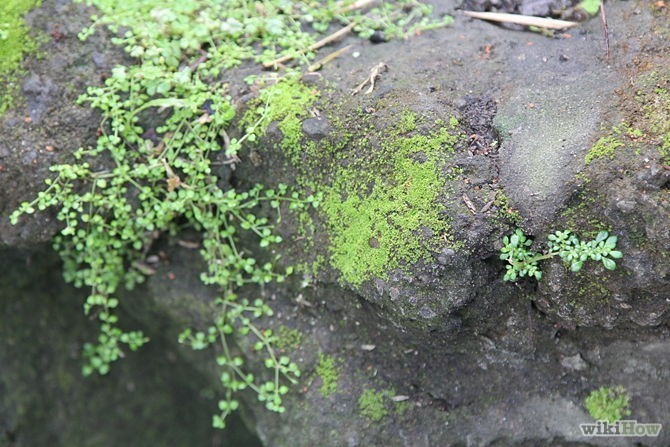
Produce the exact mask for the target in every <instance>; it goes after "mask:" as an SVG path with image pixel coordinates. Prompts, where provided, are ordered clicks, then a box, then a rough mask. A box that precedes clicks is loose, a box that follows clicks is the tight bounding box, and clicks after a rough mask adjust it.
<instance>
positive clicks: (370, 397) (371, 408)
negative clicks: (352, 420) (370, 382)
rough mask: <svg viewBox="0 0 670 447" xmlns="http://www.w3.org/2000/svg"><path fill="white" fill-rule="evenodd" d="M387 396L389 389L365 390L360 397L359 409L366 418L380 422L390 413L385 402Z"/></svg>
mask: <svg viewBox="0 0 670 447" xmlns="http://www.w3.org/2000/svg"><path fill="white" fill-rule="evenodd" d="M387 397H388V392H387V391H375V390H373V389H367V390H364V391H363V394H361V396H360V397H359V398H358V410H359V411H360V413H361V415H363V416H365V417H366V418H368V419H370V420H373V421H375V422H379V421H381V420H382V419H383V418H384V417H385V416H386V415H387V414H388V409H387V408H386V404H385V402H384V399H386V398H387Z"/></svg>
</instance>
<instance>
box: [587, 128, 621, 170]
mask: <svg viewBox="0 0 670 447" xmlns="http://www.w3.org/2000/svg"><path fill="white" fill-rule="evenodd" d="M621 146H623V143H622V142H621V141H620V140H619V138H618V137H616V136H614V135H608V136H604V137H600V138H599V139H598V141H596V144H594V145H593V147H591V149H590V150H589V153H588V154H586V158H585V159H584V162H585V163H586V164H587V165H588V164H589V163H591V162H592V161H593V160H595V159H598V158H608V159H610V160H612V159H614V155H615V153H616V150H617V148H620V147H621Z"/></svg>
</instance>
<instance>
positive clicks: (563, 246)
mask: <svg viewBox="0 0 670 447" xmlns="http://www.w3.org/2000/svg"><path fill="white" fill-rule="evenodd" d="M548 239H549V241H548V247H549V249H548V250H547V252H546V253H542V254H538V253H536V252H533V251H531V250H530V246H531V245H532V244H533V241H532V240H531V239H528V237H526V235H525V234H524V233H523V231H522V230H520V229H518V228H517V229H516V231H515V232H514V233H513V234H512V235H511V236H505V237H504V238H503V248H502V249H501V250H500V259H502V260H506V261H507V262H508V265H507V266H506V268H507V271H506V273H505V277H504V278H503V279H504V280H505V281H515V280H516V279H517V278H523V277H524V276H528V277H534V278H535V279H537V280H538V281H539V280H540V279H542V271H541V270H540V268H539V266H538V262H539V261H542V260H544V259H550V258H553V257H554V256H558V257H560V258H561V259H562V260H563V261H564V262H565V263H566V264H567V265H569V266H570V270H572V271H573V272H578V271H579V270H581V268H582V266H583V264H584V262H586V261H588V260H592V261H600V262H602V263H603V265H604V266H605V268H606V269H608V270H614V269H615V268H616V262H615V261H614V260H615V259H620V258H622V257H623V254H622V253H621V252H620V251H618V250H615V248H616V243H617V237H616V236H610V235H609V233H608V232H607V231H601V232H600V233H598V235H597V236H596V237H595V239H593V240H591V241H588V242H584V241H580V240H579V239H578V238H577V236H575V235H574V234H573V233H571V232H570V231H569V230H565V231H556V232H555V233H553V234H550V235H549V237H548Z"/></svg>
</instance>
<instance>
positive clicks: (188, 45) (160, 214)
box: [11, 0, 451, 428]
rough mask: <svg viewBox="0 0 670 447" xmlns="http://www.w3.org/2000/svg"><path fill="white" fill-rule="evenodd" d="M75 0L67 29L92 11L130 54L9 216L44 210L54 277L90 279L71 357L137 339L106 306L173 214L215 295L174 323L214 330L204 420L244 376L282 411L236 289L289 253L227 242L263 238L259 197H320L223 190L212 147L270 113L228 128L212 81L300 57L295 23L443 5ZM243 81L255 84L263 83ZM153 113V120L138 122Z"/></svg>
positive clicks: (194, 333)
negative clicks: (84, 144)
mask: <svg viewBox="0 0 670 447" xmlns="http://www.w3.org/2000/svg"><path fill="white" fill-rule="evenodd" d="M87 3H88V4H89V5H92V6H95V7H96V8H97V9H98V11H99V14H98V15H96V16H93V17H92V20H93V24H92V25H91V27H89V28H88V29H86V30H84V31H83V32H82V33H81V35H80V38H82V39H86V37H88V36H89V35H90V34H91V33H93V32H94V31H95V28H96V27H98V26H107V27H108V28H109V29H111V30H112V31H113V32H115V33H117V34H118V36H117V37H115V38H114V39H113V42H114V43H115V44H117V45H119V46H121V47H123V49H124V50H125V51H126V52H127V54H128V55H129V56H131V57H133V58H135V60H136V62H137V63H136V64H135V65H132V66H128V67H126V66H117V67H115V68H114V69H113V70H112V73H111V76H109V78H108V79H106V81H105V82H104V85H102V86H99V87H90V88H89V89H88V91H87V92H86V93H85V94H84V95H82V96H81V97H80V100H79V102H80V103H81V104H86V105H88V106H89V107H92V108H94V109H96V110H98V111H99V112H100V114H101V116H102V121H101V124H100V127H99V137H98V139H97V143H96V145H95V147H88V148H81V149H78V150H77V151H75V152H74V157H73V160H72V161H71V162H70V163H65V164H59V165H56V166H53V167H52V168H51V171H53V173H54V178H51V179H47V180H46V185H47V186H46V188H45V189H44V190H43V191H42V192H40V193H39V194H38V195H37V197H36V198H35V199H34V200H32V201H30V202H25V203H22V204H21V205H20V207H19V208H18V209H17V210H16V211H15V212H14V213H13V214H12V215H11V221H12V223H14V224H16V223H17V222H18V220H19V218H20V217H21V216H22V215H24V214H32V213H34V212H36V211H38V210H39V211H43V210H45V209H47V208H51V207H53V208H56V209H57V210H58V211H57V218H58V220H60V221H61V222H62V223H63V228H62V230H61V231H60V234H59V235H57V236H56V237H55V240H54V247H55V249H56V250H57V251H58V252H59V253H60V255H61V257H62V259H63V265H64V273H63V274H64V277H65V279H66V280H67V281H68V282H71V283H73V284H74V285H75V286H76V287H85V288H87V290H89V294H88V297H87V299H86V302H85V304H84V311H85V313H86V314H87V315H90V316H94V317H95V318H97V320H98V321H99V323H100V333H99V335H98V338H97V340H96V341H95V342H91V343H87V344H86V345H85V346H84V356H85V358H86V360H87V361H86V363H85V364H84V366H83V373H84V374H85V375H90V374H93V373H99V374H106V373H107V372H109V370H110V366H111V364H112V363H113V362H114V361H116V360H118V359H119V358H121V357H123V356H124V355H125V351H126V350H131V351H134V350H136V349H138V348H139V347H141V346H142V345H143V344H145V343H146V342H147V341H148V338H147V337H146V335H145V334H143V333H142V332H141V331H138V330H130V331H129V330H125V329H124V328H122V325H120V324H119V321H118V316H117V313H116V309H117V308H118V307H119V305H120V300H121V299H122V298H123V291H122V290H123V289H124V288H125V289H132V288H133V287H135V286H136V285H137V284H139V283H141V282H143V281H144V280H145V278H146V276H147V275H149V274H151V271H149V269H147V267H146V264H145V263H144V261H145V258H146V255H147V252H148V251H149V250H150V248H151V246H152V244H153V242H154V241H155V240H156V239H157V238H158V237H160V236H161V235H176V234H177V233H179V232H180V231H181V230H182V229H183V228H184V227H188V228H193V229H195V230H197V231H199V232H200V233H201V235H202V236H201V237H202V242H201V248H200V254H201V255H202V258H203V260H204V261H205V262H206V264H207V271H205V272H203V273H202V275H201V280H202V282H203V283H204V284H206V285H209V286H212V287H215V288H216V289H217V290H218V292H219V295H218V298H217V299H216V302H215V303H214V305H215V306H216V308H217V312H216V314H215V317H214V318H213V321H212V324H211V325H210V326H209V327H208V328H206V329H204V330H196V329H187V330H185V331H184V332H183V333H182V334H181V336H180V338H179V341H180V342H182V343H186V344H188V345H190V346H191V347H192V348H193V349H198V350H199V349H205V348H207V347H209V346H212V345H216V346H217V355H216V363H217V364H218V365H219V366H220V367H221V369H222V372H221V375H220V379H221V384H222V386H223V388H224V396H223V398H222V399H221V400H220V402H219V412H218V414H216V415H215V416H214V419H213V425H214V426H215V427H219V428H222V427H224V426H225V419H226V416H227V415H228V414H229V413H230V412H231V411H234V410H235V409H236V408H237V407H238V406H239V402H238V401H237V400H236V399H235V397H234V396H235V393H236V392H239V391H241V390H244V389H251V390H253V391H254V392H255V393H256V394H257V395H258V399H259V400H261V401H263V402H264V403H265V405H266V407H267V408H268V409H269V410H272V411H277V412H282V411H284V407H283V405H282V398H281V396H282V395H284V394H285V393H286V392H287V391H288V387H287V386H286V384H285V382H288V383H295V382H296V380H297V378H298V377H299V376H300V371H299V368H298V366H297V365H296V364H295V363H294V362H293V361H291V359H289V358H288V357H286V356H280V355H278V354H277V351H276V350H275V349H274V347H273V344H274V342H275V340H276V338H275V336H274V335H273V334H272V332H271V331H270V330H267V329H263V328H261V327H260V326H259V325H258V323H257V321H258V319H259V318H261V317H264V316H271V315H272V310H271V309H270V308H269V307H268V306H267V305H266V304H265V303H263V302H262V301H261V300H259V299H249V298H246V297H240V296H238V294H237V293H238V289H239V287H240V286H242V285H245V284H258V285H261V284H266V283H268V282H271V281H283V280H284V279H285V278H286V276H287V275H290V274H291V273H292V270H293V269H292V268H291V267H289V268H286V269H285V270H283V271H279V270H278V269H277V268H276V266H275V265H273V263H265V264H261V263H260V262H259V261H258V260H257V259H256V258H255V257H253V256H252V255H251V254H250V253H251V250H249V249H248V248H247V247H241V246H240V242H239V235H240V234H241V233H243V232H248V233H251V234H253V235H254V236H255V238H256V240H257V242H258V246H259V247H260V248H266V247H268V246H270V245H272V244H278V243H280V242H281V237H280V236H278V235H276V234H275V233H274V232H273V221H271V220H270V219H269V218H268V217H266V216H264V215H262V214H261V213H260V212H259V210H260V207H259V205H261V203H267V204H268V205H269V207H270V208H271V209H275V210H278V209H279V208H280V206H281V205H282V203H283V204H288V207H289V208H290V209H294V210H296V209H298V210H303V209H305V208H306V207H316V206H318V205H319V200H320V198H319V196H318V195H310V196H302V195H300V194H299V193H297V192H294V191H289V189H288V187H287V186H285V185H277V186H276V187H275V188H266V187H264V186H260V185H257V186H255V187H253V188H251V189H249V190H237V189H235V188H233V187H231V186H230V185H227V184H226V183H225V182H223V181H221V179H220V178H218V177H217V175H215V173H214V172H215V171H214V169H213V159H214V158H215V154H217V153H218V154H219V155H216V157H217V159H218V160H225V163H231V164H234V163H237V162H239V159H238V157H237V155H238V152H239V151H240V149H241V148H242V147H243V145H244V144H245V142H253V141H255V140H256V139H257V137H258V136H259V135H261V134H262V130H263V129H264V128H265V127H266V126H267V124H268V122H269V120H276V119H280V118H281V117H279V116H275V115H276V114H271V113H269V112H268V110H269V105H268V104H260V105H259V106H258V109H257V110H256V111H255V112H254V113H253V114H252V115H253V116H255V117H256V119H255V121H252V122H248V123H247V122H244V126H243V128H237V127H236V123H238V122H239V117H238V110H237V109H236V106H235V104H234V101H233V99H232V98H231V96H230V94H229V91H228V85H227V83H226V82H227V76H228V73H229V70H230V69H232V68H234V67H237V66H239V65H241V64H242V63H244V62H248V63H254V64H266V65H267V64H268V63H271V62H272V61H274V60H277V59H278V58H282V57H284V58H286V57H288V58H292V59H295V60H296V61H297V63H298V64H300V63H303V62H306V61H309V60H310V58H312V57H313V53H314V51H313V48H314V44H315V42H316V34H315V33H314V32H311V33H310V32H307V31H305V25H311V26H312V27H313V29H315V30H316V31H320V32H324V31H326V30H327V29H328V28H329V26H330V25H331V24H334V23H340V24H343V25H347V24H349V25H351V26H352V28H354V29H355V30H356V31H357V32H359V33H360V34H361V35H363V36H370V35H371V34H372V33H374V32H375V31H376V30H379V29H383V30H385V31H386V33H387V35H388V36H389V37H399V36H403V37H406V36H408V35H411V34H413V33H418V32H420V31H421V30H425V29H430V28H434V27H436V26H443V25H445V24H448V23H449V22H450V20H451V18H449V17H445V18H442V19H440V20H432V19H429V17H428V16H429V15H430V8H429V7H428V6H426V5H422V4H421V3H419V2H416V1H413V0H402V1H399V2H395V3H392V4H390V3H384V4H383V5H382V6H376V7H374V8H371V9H369V10H367V11H359V10H358V6H356V5H357V3H355V2H338V3H335V2H327V5H325V6H321V5H314V4H312V3H310V2H288V1H283V0H264V1H257V2H247V1H242V0H231V1H227V0H226V1H221V0H188V1H183V2H174V3H172V4H170V5H167V4H166V3H165V2H164V1H159V0H129V1H126V2H118V1H116V0H88V1H87ZM401 12H402V13H401ZM408 13H409V15H408ZM354 25H355V26H354ZM259 66H260V65H259ZM286 73H287V74H291V73H293V70H287V71H286ZM254 81H255V77H250V78H249V82H254ZM270 84H271V83H270ZM258 87H259V89H261V91H262V88H263V85H262V84H258ZM149 116H151V118H152V119H151V120H148V119H147V118H149ZM156 120H158V124H157V125H156V124H152V125H149V124H147V123H148V122H149V121H152V122H153V121H156ZM236 336H237V337H250V338H251V339H252V340H253V346H254V350H255V351H258V352H261V353H263V355H264V358H265V366H266V367H267V368H268V369H269V374H267V375H266V376H264V377H255V376H254V375H252V374H250V373H249V372H248V371H246V370H245V368H244V363H245V362H244V359H243V358H242V357H241V356H239V355H235V354H234V353H233V350H232V349H231V344H232V343H233V340H234V339H235V337H236Z"/></svg>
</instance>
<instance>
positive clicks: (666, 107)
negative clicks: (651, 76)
mask: <svg viewBox="0 0 670 447" xmlns="http://www.w3.org/2000/svg"><path fill="white" fill-rule="evenodd" d="M666 84H670V80H666ZM648 101H649V102H650V103H651V104H648V105H646V106H645V107H644V111H645V114H646V118H647V119H648V120H649V126H650V130H651V132H652V133H653V134H654V135H655V136H656V137H657V139H658V140H659V145H658V151H659V154H660V156H661V161H662V163H664V164H666V165H670V88H660V87H659V88H656V89H654V91H653V93H652V95H651V98H649V99H648Z"/></svg>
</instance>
